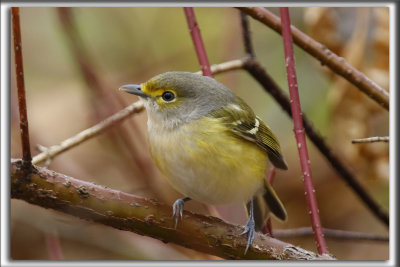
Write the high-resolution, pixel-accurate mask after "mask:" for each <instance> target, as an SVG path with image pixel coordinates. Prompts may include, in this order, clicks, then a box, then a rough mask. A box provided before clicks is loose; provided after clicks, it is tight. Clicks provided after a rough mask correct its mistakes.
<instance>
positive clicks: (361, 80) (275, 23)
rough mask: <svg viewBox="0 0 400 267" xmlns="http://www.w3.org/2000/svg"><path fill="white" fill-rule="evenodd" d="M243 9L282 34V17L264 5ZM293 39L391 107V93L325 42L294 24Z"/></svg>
mask: <svg viewBox="0 0 400 267" xmlns="http://www.w3.org/2000/svg"><path fill="white" fill-rule="evenodd" d="M238 9H240V10H241V11H243V12H245V13H246V14H248V15H250V16H251V17H253V18H254V19H255V20H258V21H260V22H261V23H263V24H265V25H266V26H268V27H270V28H271V29H273V30H274V31H276V32H277V33H279V34H281V32H282V25H281V21H280V18H279V17H278V16H276V15H275V14H273V13H272V12H270V11H268V10H267V9H265V8H263V7H238ZM291 30H292V35H293V41H294V43H296V44H297V45H298V46H299V47H301V48H302V49H303V50H304V51H306V52H307V53H309V54H310V55H312V56H313V57H315V58H317V59H318V60H319V61H320V62H321V64H322V65H326V66H327V67H329V68H330V69H331V70H332V71H334V72H335V73H336V74H338V75H340V76H342V77H343V78H345V79H346V80H348V81H349V82H351V83H352V84H353V85H355V86H356V87H357V88H358V89H360V90H361V91H362V92H363V93H365V94H366V95H367V96H368V97H370V98H371V99H373V100H375V101H376V102H377V103H378V104H379V105H381V106H383V107H384V108H385V109H389V93H388V92H387V91H386V90H385V89H383V88H382V87H380V86H379V85H378V84H376V83H375V82H374V81H372V80H371V79H369V78H368V77H367V76H366V75H365V74H363V73H362V72H360V71H358V70H357V69H355V68H354V67H353V66H351V65H350V64H349V63H347V62H346V61H345V60H344V59H343V58H342V57H339V56H337V55H336V54H335V53H333V52H332V51H331V50H329V49H328V48H327V47H326V46H324V45H323V44H321V43H319V42H317V41H315V40H314V39H313V38H311V37H310V36H308V35H307V34H305V33H303V32H302V31H300V30H299V29H297V28H296V27H294V26H292V27H291Z"/></svg>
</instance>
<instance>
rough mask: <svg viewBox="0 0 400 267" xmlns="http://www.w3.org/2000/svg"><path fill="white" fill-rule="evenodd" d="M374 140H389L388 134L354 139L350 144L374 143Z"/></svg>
mask: <svg viewBox="0 0 400 267" xmlns="http://www.w3.org/2000/svg"><path fill="white" fill-rule="evenodd" d="M374 142H386V143H387V142H389V136H375V137H368V138H361V139H354V140H351V143H352V144H358V143H374Z"/></svg>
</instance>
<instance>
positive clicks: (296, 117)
mask: <svg viewBox="0 0 400 267" xmlns="http://www.w3.org/2000/svg"><path fill="white" fill-rule="evenodd" d="M280 12H281V23H282V37H283V47H284V52H285V63H286V64H285V65H286V76H287V80H288V86H289V94H290V107H291V111H292V118H293V124H294V126H293V131H294V135H295V137H296V143H297V148H298V151H299V157H300V166H301V170H302V172H303V175H302V176H303V183H304V192H305V196H306V200H307V201H306V202H307V206H308V213H309V215H310V219H311V225H312V228H313V230H314V236H315V241H316V243H317V248H318V253H319V254H326V253H329V251H328V247H327V246H326V242H325V238H324V234H323V233H322V224H321V219H320V217H319V209H318V203H317V197H316V196H315V189H314V184H313V181H312V172H311V166H310V159H309V156H308V151H307V142H306V135H305V132H304V126H303V116H302V112H301V104H300V97H299V90H298V83H297V74H296V68H295V59H294V53H293V41H292V33H291V29H290V14H289V8H288V7H281V8H280Z"/></svg>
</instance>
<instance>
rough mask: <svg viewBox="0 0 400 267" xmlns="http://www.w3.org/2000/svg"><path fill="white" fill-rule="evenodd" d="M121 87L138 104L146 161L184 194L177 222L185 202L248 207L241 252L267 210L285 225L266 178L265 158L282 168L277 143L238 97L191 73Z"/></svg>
mask: <svg viewBox="0 0 400 267" xmlns="http://www.w3.org/2000/svg"><path fill="white" fill-rule="evenodd" d="M120 89H121V90H123V91H125V92H128V93H131V94H135V95H137V96H139V97H140V99H141V100H142V101H143V102H144V106H145V107H146V110H147V114H148V122H147V127H148V134H149V143H150V149H151V154H152V157H153V159H154V161H155V163H156V165H157V166H158V168H159V169H160V171H161V172H162V173H163V174H164V175H165V176H166V178H167V179H168V181H169V182H170V183H171V185H172V186H173V187H174V188H175V189H176V190H178V191H179V192H180V193H182V194H183V195H185V196H186V197H185V198H182V199H178V200H176V201H175V203H174V205H173V215H174V216H175V218H176V219H178V218H181V217H182V210H183V206H184V202H185V201H187V200H190V199H194V200H197V201H200V202H202V203H206V204H232V203H238V202H239V203H247V205H246V207H247V211H248V214H249V220H248V222H247V224H246V226H245V229H244V231H243V234H244V233H248V240H247V246H246V251H247V249H248V248H249V246H250V245H251V243H252V241H253V238H254V231H255V230H259V229H260V228H261V227H262V225H263V222H264V220H265V219H266V218H267V216H268V214H269V213H270V212H271V213H273V214H274V215H275V216H276V217H277V218H279V219H281V220H286V211H285V208H284V207H283V205H282V203H281V201H280V200H279V198H278V196H277V195H276V193H275V191H274V190H273V189H272V187H271V185H270V184H269V183H268V182H267V181H266V171H267V168H268V165H269V164H268V159H269V161H271V162H272V164H273V165H274V166H275V167H277V168H280V169H287V165H286V162H285V160H284V158H283V156H282V153H281V149H280V146H279V143H278V140H277V138H276V137H275V135H274V134H273V133H272V131H271V129H270V128H269V127H268V126H267V125H266V124H265V123H264V122H263V121H262V120H261V119H260V118H259V117H257V116H256V115H255V114H254V112H253V111H252V109H251V108H250V107H249V106H248V105H247V104H246V103H245V102H244V101H243V100H242V99H241V98H239V97H238V96H236V95H235V94H234V93H232V92H231V91H230V90H229V89H228V88H226V87H225V86H224V85H222V84H221V83H219V82H217V81H216V80H214V79H212V78H209V77H205V76H201V75H198V74H193V73H189V72H167V73H164V74H160V75H157V76H155V77H153V78H152V79H150V80H149V81H147V82H145V83H143V84H140V85H136V84H129V85H124V86H122V87H121V88H120ZM254 210H255V211H254Z"/></svg>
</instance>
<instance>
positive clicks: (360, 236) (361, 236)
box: [274, 227, 389, 242]
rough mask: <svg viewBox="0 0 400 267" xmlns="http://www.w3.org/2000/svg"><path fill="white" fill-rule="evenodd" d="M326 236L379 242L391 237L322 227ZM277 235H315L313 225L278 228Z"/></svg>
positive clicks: (286, 236) (290, 236) (289, 236)
mask: <svg viewBox="0 0 400 267" xmlns="http://www.w3.org/2000/svg"><path fill="white" fill-rule="evenodd" d="M322 231H323V233H324V235H325V237H330V238H335V239H346V240H362V241H378V242H388V241H389V237H388V236H384V235H378V234H371V233H360V232H354V231H345V230H337V229H328V228H322ZM274 233H275V236H276V237H279V238H293V237H301V236H310V235H314V232H313V229H312V228H311V227H300V228H295V229H278V230H275V231H274Z"/></svg>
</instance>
